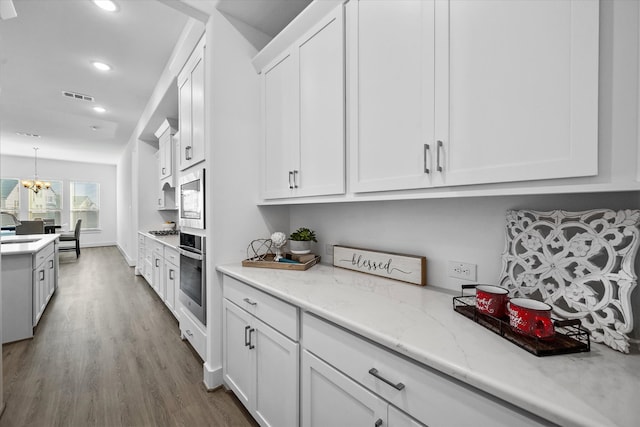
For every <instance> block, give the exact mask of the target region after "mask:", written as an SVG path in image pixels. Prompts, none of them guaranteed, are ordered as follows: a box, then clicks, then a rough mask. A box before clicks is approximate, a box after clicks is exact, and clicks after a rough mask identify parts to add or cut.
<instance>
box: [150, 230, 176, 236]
mask: <svg viewBox="0 0 640 427" xmlns="http://www.w3.org/2000/svg"><path fill="white" fill-rule="evenodd" d="M149 234H153V235H154V236H177V235H178V234H180V231H178V230H153V231H150V232H149Z"/></svg>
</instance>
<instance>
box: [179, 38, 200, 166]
mask: <svg viewBox="0 0 640 427" xmlns="http://www.w3.org/2000/svg"><path fill="white" fill-rule="evenodd" d="M204 50H205V38H204V37H202V39H201V40H200V42H198V45H197V46H196V47H195V49H194V51H193V53H192V54H191V57H190V58H189V60H188V61H187V63H186V64H185V66H184V68H183V69H182V71H181V72H180V74H179V75H178V105H179V109H180V118H179V125H178V126H179V129H180V141H179V144H180V151H179V153H180V155H179V165H180V170H185V169H187V168H189V167H191V166H193V165H195V164H196V163H199V162H201V161H203V160H204V156H205V151H204V148H205V144H204V121H205V115H204V114H205V113H204V76H205V74H204Z"/></svg>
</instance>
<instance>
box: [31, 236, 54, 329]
mask: <svg viewBox="0 0 640 427" xmlns="http://www.w3.org/2000/svg"><path fill="white" fill-rule="evenodd" d="M54 248H55V246H54V243H51V244H50V245H49V246H47V247H46V248H44V249H42V250H40V251H38V252H37V253H36V254H35V255H34V260H36V262H37V263H38V264H37V265H36V268H34V269H33V278H32V284H33V307H32V316H33V326H36V325H37V324H38V322H39V321H40V317H42V314H43V313H44V309H45V308H46V307H47V304H48V303H49V300H50V299H51V296H52V295H53V293H54V291H55V281H56V279H55V274H56V272H55V253H54Z"/></svg>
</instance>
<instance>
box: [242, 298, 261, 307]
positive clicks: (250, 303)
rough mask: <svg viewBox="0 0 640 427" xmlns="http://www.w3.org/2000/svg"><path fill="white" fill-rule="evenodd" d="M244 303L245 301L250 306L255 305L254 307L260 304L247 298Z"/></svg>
mask: <svg viewBox="0 0 640 427" xmlns="http://www.w3.org/2000/svg"><path fill="white" fill-rule="evenodd" d="M243 301H244V302H246V303H247V304H249V305H253V306H256V305H258V303H257V302H255V301H251V300H250V299H249V298H245V299H243Z"/></svg>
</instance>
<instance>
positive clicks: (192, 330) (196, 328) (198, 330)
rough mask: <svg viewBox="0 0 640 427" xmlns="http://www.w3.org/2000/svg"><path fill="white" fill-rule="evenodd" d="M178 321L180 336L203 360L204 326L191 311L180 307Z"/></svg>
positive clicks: (205, 350) (205, 337) (205, 345)
mask: <svg viewBox="0 0 640 427" xmlns="http://www.w3.org/2000/svg"><path fill="white" fill-rule="evenodd" d="M178 320H179V321H180V338H182V339H183V340H187V341H189V343H190V344H191V346H192V347H193V349H194V350H195V351H196V352H197V353H198V355H199V356H200V357H201V358H202V359H203V360H204V359H206V357H207V331H206V327H205V326H204V325H203V324H202V323H200V321H199V320H197V319H196V318H195V317H194V316H193V314H191V311H189V310H188V309H186V308H184V307H181V309H180V314H179V317H178Z"/></svg>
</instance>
